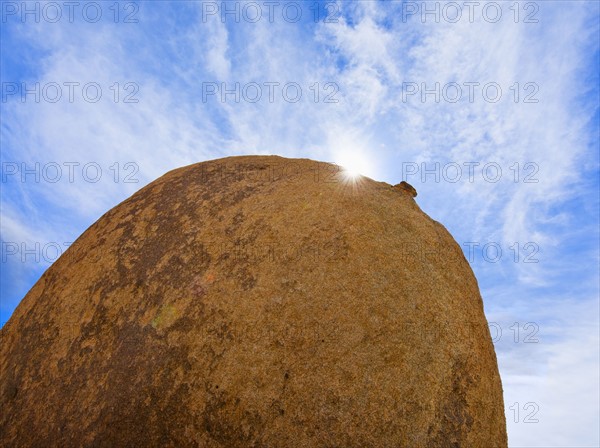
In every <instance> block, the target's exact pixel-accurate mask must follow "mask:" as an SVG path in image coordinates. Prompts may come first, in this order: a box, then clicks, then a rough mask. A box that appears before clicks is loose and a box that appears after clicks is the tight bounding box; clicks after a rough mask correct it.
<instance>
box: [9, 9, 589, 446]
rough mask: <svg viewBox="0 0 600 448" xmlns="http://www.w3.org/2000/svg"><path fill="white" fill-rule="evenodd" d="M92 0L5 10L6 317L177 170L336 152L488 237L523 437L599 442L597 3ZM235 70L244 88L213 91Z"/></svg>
mask: <svg viewBox="0 0 600 448" xmlns="http://www.w3.org/2000/svg"><path fill="white" fill-rule="evenodd" d="M89 3H90V2H82V3H81V6H80V7H78V8H76V9H75V10H74V11H73V15H72V20H70V18H69V11H68V10H67V7H66V6H64V5H63V4H62V3H61V2H59V3H58V4H59V7H60V8H61V11H60V12H61V17H60V18H59V19H55V18H56V17H57V15H56V10H53V9H51V8H49V7H47V6H46V4H45V3H40V4H37V5H38V6H36V3H35V2H30V3H28V4H27V7H28V8H29V10H31V11H35V8H36V7H38V8H39V16H38V17H37V18H39V21H38V22H36V15H35V14H36V13H30V14H26V15H23V11H22V10H21V8H22V5H21V2H6V1H3V2H1V5H2V14H3V15H2V22H1V23H0V26H1V27H2V29H1V36H0V37H1V40H2V53H1V63H2V64H1V67H0V74H1V77H2V102H1V103H0V112H1V116H2V127H1V159H2V176H3V177H2V182H1V183H0V186H1V188H2V196H1V202H0V205H1V208H2V221H1V226H0V232H1V239H2V263H1V265H0V266H1V268H2V271H1V277H0V279H1V283H2V284H1V287H0V322H5V321H6V320H8V318H9V317H10V315H11V314H12V312H13V310H14V308H15V307H16V306H17V305H18V303H19V301H20V299H21V298H22V297H23V296H24V295H25V294H26V292H27V291H28V290H29V289H30V288H31V286H32V285H33V284H34V283H35V281H36V280H37V279H38V278H39V276H40V275H41V274H42V273H43V271H44V270H45V269H47V267H48V266H49V265H50V264H51V261H52V259H53V258H54V257H55V254H56V253H57V251H56V249H57V247H59V248H64V247H66V246H67V245H68V243H69V242H72V241H74V240H75V239H76V238H77V237H78V235H80V234H81V233H82V232H83V231H84V230H85V229H86V228H87V227H88V226H89V225H91V224H92V223H93V222H94V221H95V220H97V219H98V218H99V217H100V216H101V215H102V214H103V213H104V212H105V211H107V210H108V209H109V208H111V207H113V206H114V205H116V204H118V203H119V202H120V201H122V200H124V199H125V198H127V197H128V196H130V195H131V194H132V193H133V192H135V191H136V190H138V189H139V188H141V187H142V186H144V185H146V184H147V183H148V182H151V181H152V180H154V179H155V178H157V177H158V176H160V175H162V174H163V173H165V172H166V171H168V170H170V169H173V168H176V167H179V166H182V165H187V164H191V163H195V162H198V161H203V160H208V159H214V158H218V157H223V156H229V155H241V154H279V155H283V156H288V157H308V158H313V159H318V160H325V161H331V162H337V163H340V164H342V165H349V166H356V167H358V169H359V170H360V171H361V172H363V173H364V174H365V175H367V176H369V177H372V178H374V179H376V180H380V181H386V182H389V183H394V184H395V183H398V182H399V181H400V180H403V179H405V180H407V181H409V182H410V183H411V184H413V185H414V186H415V187H416V189H417V191H418V192H419V196H418V198H417V202H418V203H419V205H420V206H421V208H422V209H423V210H424V211H425V212H426V213H428V214H429V215H430V216H431V217H433V218H434V219H436V220H438V221H440V222H442V223H443V224H444V225H445V226H446V227H447V228H448V229H449V230H450V232H451V233H452V234H453V236H454V237H455V239H456V240H457V241H458V242H459V244H461V246H463V249H464V250H465V252H466V253H467V254H470V253H469V245H470V246H471V247H474V248H475V250H474V252H473V254H472V255H473V258H472V263H471V265H472V268H473V270H474V271H475V274H476V276H477V278H478V280H479V284H480V287H481V292H482V295H483V298H484V303H485V311H486V316H487V318H488V321H489V322H491V323H493V324H494V325H493V327H494V328H501V329H502V335H501V336H500V337H498V338H496V339H497V340H496V343H495V344H496V350H497V354H498V359H499V365H500V371H501V375H502V379H503V385H504V393H505V402H506V415H507V420H508V429H509V442H510V445H511V446H514V447H517V446H523V447H524V446H527V447H536V446H539V447H541V446H544V447H553V446H585V447H588V446H589V447H592V446H598V445H600V440H599V437H600V436H599V427H598V420H600V412H599V409H598V407H599V389H598V376H599V358H598V356H599V355H598V349H599V340H598V339H599V338H598V336H599V334H598V333H599V326H598V325H599V324H598V320H599V278H598V265H599V259H598V256H599V251H598V249H599V234H598V227H599V216H598V210H599V195H598V191H599V176H598V167H599V160H598V159H599V141H600V135H599V120H600V118H599V117H600V115H599V109H598V106H599V99H600V98H599V96H600V91H599V88H598V85H599V84H600V82H599V81H600V79H599V72H598V68H599V66H600V58H599V42H600V38H599V37H600V36H599V32H600V31H599V13H600V11H599V9H600V7H599V3H598V2H579V1H569V2H558V1H544V2H497V3H494V2H480V5H479V6H478V7H476V8H475V9H474V10H472V11H469V10H468V7H467V6H465V5H464V3H463V2H456V3H454V4H452V5H450V4H449V3H447V2H439V3H436V2H429V3H428V8H429V9H431V10H434V9H435V8H436V7H437V8H439V11H440V12H439V16H438V17H437V21H436V16H435V15H434V14H428V15H425V16H423V15H422V12H423V11H422V7H423V6H422V3H421V2H400V1H385V2H381V1H361V2H342V3H328V4H326V3H324V2H323V3H321V4H320V5H318V6H319V8H318V9H317V8H316V6H315V5H317V4H316V2H309V1H305V2H297V3H294V2H280V3H276V4H275V5H274V6H273V8H274V9H273V11H272V12H273V15H272V20H269V10H268V6H265V4H264V3H263V2H243V3H236V2H228V3H227V6H226V7H227V8H230V10H231V9H234V8H236V7H237V8H239V11H240V16H239V17H238V18H237V20H236V17H235V16H234V15H232V14H229V15H226V16H224V17H223V16H221V12H222V8H223V4H222V3H221V2H176V3H171V4H168V3H167V2H122V3H120V4H119V8H118V9H119V14H118V17H116V16H115V9H114V6H113V5H114V3H113V2H107V3H98V5H99V7H100V11H101V12H102V17H101V18H100V19H99V20H98V21H97V22H94V15H95V12H96V10H95V9H94V7H93V5H92V6H90V7H88V9H87V10H86V11H85V12H84V11H83V6H84V5H87V4H89ZM60 5H62V6H60ZM236 5H237V6H236ZM256 5H258V7H259V8H260V11H261V14H262V16H261V17H260V18H258V19H257V18H256V17H257V16H256V12H257V9H256ZM436 5H437V6H436ZM454 5H458V6H459V8H460V12H461V16H460V18H459V19H456V17H457V16H456V13H457V12H458V11H459V10H457V9H456V8H455V6H454ZM111 7H112V8H113V9H111ZM215 8H216V9H215ZM415 8H417V9H416V10H415ZM453 8H454V9H453ZM511 8H512V9H511ZM284 11H285V12H284ZM298 11H300V17H299V18H298V20H297V21H294V18H295V17H296V16H297V15H298V14H297V12H298ZM498 11H499V12H500V14H501V16H498ZM517 12H518V13H517ZM470 13H471V15H470ZM315 14H316V16H315ZM126 18H128V19H129V21H128V22H126V21H125V19H126ZM315 18H316V20H315ZM115 22H116V23H115ZM23 83H24V85H25V87H27V88H28V89H29V90H32V89H33V90H35V86H36V83H39V86H40V87H39V92H40V98H39V101H36V99H35V94H34V93H30V94H28V95H26V96H25V97H24V101H23V97H22V95H21V92H22V90H23ZM65 83H67V84H65ZM68 83H79V84H78V85H76V84H68ZM93 83H95V84H93ZM115 83H118V84H115ZM236 83H239V86H240V87H239V91H240V100H239V101H238V102H236V101H235V97H234V94H229V95H227V96H225V97H224V98H221V95H220V94H219V93H220V90H217V91H216V94H215V95H208V94H207V92H209V91H210V90H209V89H211V88H215V86H216V88H217V89H221V88H222V87H223V86H224V87H226V88H228V89H230V90H231V89H233V90H235V86H236ZM254 83H256V84H254ZM265 83H267V84H265ZM269 83H278V84H269ZM316 83H318V84H316ZM89 84H90V85H89ZM91 84H93V85H91ZM56 85H58V86H59V87H60V88H61V93H62V97H61V99H60V100H57V101H56V102H52V101H53V100H54V98H55V97H56V95H55V92H56ZM69 85H70V86H72V88H73V96H72V101H70V99H69V87H68V86H69ZM84 85H87V86H88V87H87V89H88V90H86V94H85V95H84V93H83V92H82V87H83V86H84ZM256 85H258V86H260V88H261V92H262V96H261V98H260V100H258V101H256V102H252V101H250V100H251V99H253V98H255V96H256V95H255V92H256ZM269 85H271V86H273V89H274V96H273V99H272V101H270V100H269V87H268V86H269ZM285 86H288V87H287V88H288V90H287V91H286V94H287V96H285V95H284V89H283V87H285ZM297 86H299V87H300V88H301V91H302V97H301V98H300V99H299V100H298V101H297V102H293V100H294V97H295V92H296V91H297V90H296V89H297ZM436 86H439V87H438V88H437V90H438V92H437V93H436ZM457 86H458V87H459V88H460V95H459V94H458V92H459V90H458V89H457ZM97 87H99V88H100V91H101V95H100V97H99V98H98V101H96V102H92V100H94V99H95V92H96V90H95V89H97ZM470 88H472V89H473V90H472V92H471V91H470V90H469V89H470ZM498 88H499V89H501V91H500V90H498ZM13 89H16V91H15V92H14V93H13ZM53 89H54V90H53ZM253 89H254V90H253ZM415 89H416V91H415ZM425 89H427V91H429V93H426V95H425V96H424V97H423V96H422V93H423V91H424V90H425ZM317 91H318V92H319V96H318V98H317V97H316V96H315V92H317ZM117 92H118V97H116V96H115V95H116V93H117ZM203 93H204V95H203ZM471 93H472V95H471ZM436 95H437V96H439V98H436ZM326 99H328V101H326ZM126 100H127V101H126ZM333 100H335V101H336V102H332V101H333ZM36 163H39V164H40V165H39V167H40V168H39V170H38V172H39V173H40V181H39V182H38V181H37V180H36V179H35V166H36V165H35V164H36ZM436 163H438V164H439V165H435V164H436ZM23 164H24V165H23ZM75 164H78V165H75ZM115 164H118V165H115ZM127 164H129V165H127ZM57 165H58V166H59V167H60V169H61V172H60V176H59V175H57V173H59V172H58V171H57V168H56V166H57ZM69 166H71V167H73V172H72V182H71V181H70V179H69ZM84 167H85V169H84ZM457 167H458V168H460V170H461V171H460V172H459V171H457ZM469 167H471V168H472V179H471V178H470V176H469V174H470V173H469ZM23 168H27V169H29V170H34V173H33V174H32V173H30V174H26V175H25V176H24V179H23V176H22V175H23ZM98 168H99V169H100V170H101V176H100V177H99V179H98V180H97V182H92V181H95V180H96V177H98V176H96V173H97V170H98ZM415 170H417V171H416V172H415ZM424 170H425V171H424ZM427 170H428V171H427ZM499 170H501V173H500V171H499ZM428 173H429V174H428ZM436 173H437V174H438V175H439V179H436ZM116 174H118V175H119V176H118V179H117V178H116V177H115V176H116ZM423 174H425V176H423ZM517 174H518V176H517ZM54 180H56V181H55V182H54ZM129 181H137V182H129ZM36 243H39V248H40V250H39V251H36V250H35V248H36ZM470 243H471V244H470ZM23 247H24V248H25V249H28V250H32V251H33V252H30V253H29V254H25V260H24V261H23V260H22V257H23V255H24V254H22V253H20V251H21V249H22V248H23ZM483 247H485V248H486V251H485V252H484V251H483V250H482V248H483ZM498 248H499V249H501V251H502V254H501V255H500V253H499V252H496V251H497V249H498ZM17 249H18V250H17ZM517 251H518V258H516V256H517V255H516V254H517ZM36 255H37V256H38V257H39V260H35V256H36ZM515 322H517V323H518V325H517V326H515V325H514V324H515ZM517 328H519V334H518V335H516V329H517ZM533 333H535V335H533ZM515 336H518V338H517V341H516V342H515ZM536 338H537V341H538V342H532V341H533V340H535V339H536ZM531 403H533V405H532V404H531ZM515 404H516V405H515ZM516 409H519V410H520V412H519V415H518V416H516ZM532 412H534V415H532V416H530V417H529V418H527V415H529V414H531V413H532ZM515 419H516V420H517V422H515ZM533 419H537V420H539V421H538V422H537V423H533V422H526V421H525V420H527V421H529V420H533Z"/></svg>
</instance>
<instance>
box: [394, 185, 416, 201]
mask: <svg viewBox="0 0 600 448" xmlns="http://www.w3.org/2000/svg"><path fill="white" fill-rule="evenodd" d="M392 188H393V189H394V190H401V191H406V192H407V193H409V194H410V195H411V196H412V197H413V198H416V197H417V190H415V187H413V186H412V185H411V184H409V183H408V182H405V181H402V182H400V183H399V184H397V185H394V186H393V187H392Z"/></svg>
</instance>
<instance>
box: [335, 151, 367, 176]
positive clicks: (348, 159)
mask: <svg viewBox="0 0 600 448" xmlns="http://www.w3.org/2000/svg"><path fill="white" fill-rule="evenodd" d="M337 163H338V165H339V167H340V173H341V175H342V177H343V179H344V180H345V181H346V182H350V183H356V182H358V181H359V180H360V178H361V177H363V175H364V172H365V169H367V168H368V166H369V163H368V160H367V159H366V158H365V157H364V156H363V155H362V153H359V152H345V153H342V154H340V155H339V157H337Z"/></svg>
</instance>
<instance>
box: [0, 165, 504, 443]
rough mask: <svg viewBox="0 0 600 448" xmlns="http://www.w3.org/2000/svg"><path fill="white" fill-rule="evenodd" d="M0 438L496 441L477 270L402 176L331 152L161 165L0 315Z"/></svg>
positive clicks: (498, 424) (495, 405)
mask: <svg viewBox="0 0 600 448" xmlns="http://www.w3.org/2000/svg"><path fill="white" fill-rule="evenodd" d="M0 445H1V446H3V447H8V446H10V447H12V446H40V447H76V446H77V447H79V446H86V447H152V446H160V447H169V446H172V447H186V446H196V447H206V448H211V447H244V448H246V447H319V448H320V447H344V448H347V447H390V448H397V447H428V448H429V447H485V448H492V447H506V446H507V437H506V428H505V417H504V408H503V398H502V386H501V381H500V376H499V374H498V367H497V362H496V355H495V353H494V347H493V345H492V340H491V337H490V333H489V330H488V327H487V322H486V319H485V316H484V312H483V303H482V299H481V296H480V294H479V290H478V286H477V281H476V279H475V277H474V275H473V273H472V271H471V269H470V267H469V264H468V262H467V261H466V259H465V258H464V256H463V254H462V251H461V249H460V247H459V245H458V244H457V243H456V242H455V241H454V239H453V238H452V236H451V235H450V234H449V233H448V231H446V229H445V228H444V227H443V226H442V225H441V224H439V223H437V222H436V221H434V220H432V219H431V218H429V217H428V216H427V215H426V214H425V213H423V212H422V211H421V209H420V208H419V207H418V206H417V204H416V202H415V200H414V199H413V195H412V194H411V193H410V192H408V191H402V190H398V189H394V188H392V186H391V185H389V184H386V183H383V182H376V181H374V180H371V179H368V178H365V177H361V178H358V179H348V178H347V177H346V176H345V174H344V173H343V170H341V169H340V168H338V167H336V166H335V165H331V164H326V163H320V162H314V161H311V160H307V159H285V158H281V157H276V156H247V157H246V156H244V157H230V158H225V159H219V160H215V161H209V162H204V163H199V164H195V165H191V166H187V167H184V168H180V169H177V170H174V171H171V172H169V173H167V174H166V175H164V176H163V177H161V178H159V179H158V180H156V181H155V182H153V183H151V184H150V185H148V186H146V187H144V188H143V189H141V190H140V191H139V192H137V193H136V194H134V195H133V196H132V197H130V198H129V199H127V200H126V201H124V202H122V203H121V204H119V205H118V206H117V207H115V208H113V209H112V210H110V211H109V212H107V213H106V214H105V215H104V216H102V218H100V219H99V220H98V221H97V222H96V223H94V224H93V225H92V226H91V227H90V228H89V229H88V230H86V231H85V233H84V234H83V235H81V237H80V238H79V239H78V240H77V241H76V242H75V243H74V244H73V245H72V246H71V247H70V248H69V249H68V251H67V252H66V253H65V254H63V256H61V258H60V259H58V260H57V261H56V262H55V263H54V264H53V265H52V266H51V267H50V268H49V269H48V270H47V271H46V272H45V273H44V275H43V276H42V277H41V278H40V280H39V281H38V282H37V283H36V284H35V286H34V287H33V288H32V289H31V290H30V291H29V293H28V294H27V295H26V296H25V298H24V299H23V300H22V302H21V303H20V305H19V306H18V307H17V309H16V311H15V312H14V314H13V316H12V317H11V319H10V321H9V322H8V323H7V324H6V325H5V326H4V328H3V329H2V331H1V345H0Z"/></svg>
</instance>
